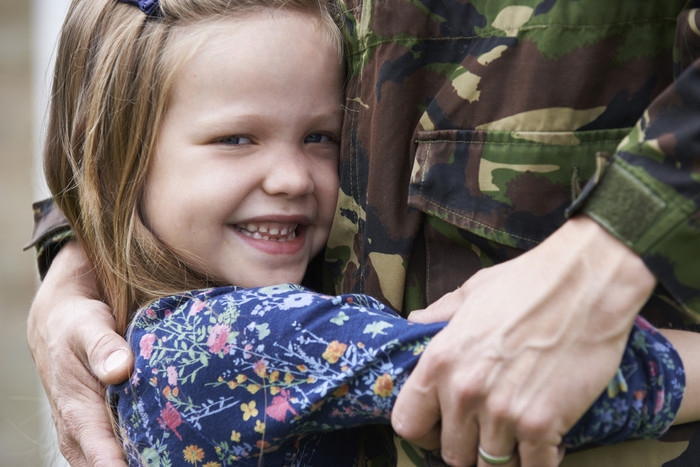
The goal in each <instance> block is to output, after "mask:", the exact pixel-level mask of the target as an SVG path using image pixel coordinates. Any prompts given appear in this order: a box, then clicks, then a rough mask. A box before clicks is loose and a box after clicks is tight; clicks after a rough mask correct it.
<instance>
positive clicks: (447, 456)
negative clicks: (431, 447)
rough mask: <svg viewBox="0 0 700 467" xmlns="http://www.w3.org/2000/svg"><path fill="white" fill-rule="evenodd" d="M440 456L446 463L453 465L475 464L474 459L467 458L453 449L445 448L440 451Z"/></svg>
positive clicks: (455, 466)
mask: <svg viewBox="0 0 700 467" xmlns="http://www.w3.org/2000/svg"><path fill="white" fill-rule="evenodd" d="M440 456H441V457H442V460H443V462H445V464H447V465H449V466H453V467H462V466H464V467H466V466H470V465H473V464H474V462H473V461H474V459H467V457H465V456H463V455H461V454H460V453H458V452H456V451H453V450H451V449H445V448H443V449H442V450H441V451H440Z"/></svg>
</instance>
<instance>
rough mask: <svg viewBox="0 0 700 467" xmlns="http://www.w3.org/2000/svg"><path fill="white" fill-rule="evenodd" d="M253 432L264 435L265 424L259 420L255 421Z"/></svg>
mask: <svg viewBox="0 0 700 467" xmlns="http://www.w3.org/2000/svg"><path fill="white" fill-rule="evenodd" d="M254 430H255V431H257V432H258V433H260V434H263V433H265V424H264V423H263V422H261V421H260V420H256V421H255V428H254Z"/></svg>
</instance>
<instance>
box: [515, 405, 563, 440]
mask: <svg viewBox="0 0 700 467" xmlns="http://www.w3.org/2000/svg"><path fill="white" fill-rule="evenodd" d="M519 425H520V430H519V431H520V432H521V433H522V435H523V438H525V439H531V440H540V441H542V440H545V439H547V435H548V433H549V432H550V430H551V429H552V427H553V426H554V423H553V420H552V417H551V416H550V415H549V413H548V412H543V411H534V410H533V411H528V412H527V413H526V414H525V415H523V416H522V417H521V418H520V423H519Z"/></svg>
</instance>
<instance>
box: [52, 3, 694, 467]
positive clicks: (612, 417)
mask: <svg viewBox="0 0 700 467" xmlns="http://www.w3.org/2000/svg"><path fill="white" fill-rule="evenodd" d="M127 3H128V4H127ZM129 4H131V5H129ZM137 7H138V8H137ZM340 42H341V41H340V32H339V30H338V27H337V26H336V24H335V22H334V17H333V13H332V8H331V6H330V5H328V4H326V3H323V2H321V3H319V2H317V1H315V0H162V1H160V2H157V1H153V0H148V1H122V2H120V1H117V0H74V1H73V3H72V5H71V8H70V11H69V13H68V17H67V20H66V23H65V25H64V28H63V32H62V37H61V42H60V46H59V50H58V59H57V68H56V73H55V77H54V90H53V100H52V107H51V114H50V122H49V135H48V139H47V147H46V153H45V168H46V175H47V179H48V182H49V185H50V187H51V190H52V192H53V194H54V197H55V200H56V202H57V203H58V205H59V206H60V208H61V210H62V211H63V212H64V214H65V215H66V217H67V219H68V220H69V222H70V224H71V226H72V228H73V230H74V232H75V234H76V236H77V238H78V240H79V241H80V243H81V245H82V247H83V249H84V251H85V253H86V254H87V256H88V258H89V260H90V262H91V264H92V266H93V270H92V273H93V275H94V277H95V280H96V282H97V284H98V286H99V289H100V290H101V292H102V293H103V295H104V297H105V299H106V301H107V303H108V304H109V305H110V306H111V307H112V309H113V310H114V315H115V317H116V320H117V323H118V329H119V331H120V332H122V333H126V334H127V336H128V340H129V342H130V343H131V345H132V346H133V349H134V352H135V354H136V355H137V359H136V365H135V368H134V372H133V374H132V377H131V379H130V381H129V382H127V383H125V384H123V385H120V386H115V387H112V388H110V391H109V395H110V402H111V404H112V407H113V408H114V410H115V412H116V414H117V420H118V426H119V431H120V434H121V438H122V440H123V444H124V447H125V451H126V453H127V457H128V460H129V462H130V464H132V465H142V464H146V465H193V464H194V465H207V466H209V467H212V466H216V465H232V464H234V463H235V464H236V465H255V464H259V463H263V462H264V463H267V464H269V465H291V464H293V465H359V464H363V463H365V462H369V461H370V460H372V461H373V462H374V464H373V465H380V464H385V465H392V464H394V463H395V462H396V458H395V452H394V449H393V446H387V445H385V444H383V443H382V439H383V438H381V437H374V436H372V435H370V434H369V433H370V432H369V431H368V430H369V429H368V428H358V427H363V426H366V425H372V424H378V425H389V423H390V414H391V408H392V406H393V403H394V401H395V398H396V395H397V394H398V391H399V389H400V387H401V385H402V384H403V382H404V381H405V380H406V378H407V377H408V375H409V373H410V371H411V369H412V368H413V367H414V366H415V364H416V362H417V359H418V358H419V356H420V354H421V352H422V350H423V348H424V346H425V344H426V343H427V342H428V341H429V339H430V337H431V336H433V335H435V334H436V333H437V332H438V331H439V330H440V329H442V327H443V325H444V323H436V324H430V325H425V324H412V323H409V322H407V321H405V320H402V319H401V318H399V317H398V315H396V314H395V313H393V312H392V311H390V310H388V309H387V308H386V307H384V306H383V305H382V304H381V303H379V302H378V301H376V300H374V299H372V298H370V297H367V296H360V295H348V296H341V297H332V296H326V295H321V294H317V293H314V292H311V291H309V290H308V289H306V288H303V287H301V286H300V285H298V284H299V283H300V282H301V281H302V279H303V277H304V274H305V271H306V268H307V266H308V264H309V262H310V261H311V260H312V259H313V257H314V256H315V255H316V254H318V253H319V252H320V251H321V250H322V248H323V247H324V245H325V243H326V240H327V237H328V232H329V229H330V226H331V222H332V220H333V215H334V212H335V203H336V197H337V191H338V180H337V173H336V171H337V156H338V148H337V141H338V138H339V137H340V134H339V132H340V125H341V119H342V116H343V115H342V107H341V102H342V84H343V77H344V69H343V64H342V54H341V52H340V50H341V47H340ZM651 369H653V372H654V373H653V374H654V377H653V378H648V379H649V380H648V381H647V376H646V373H645V372H648V371H651ZM684 382H685V380H684V373H683V368H682V364H681V361H680V359H679V356H678V354H677V353H676V351H675V350H674V348H673V347H672V346H671V345H670V344H669V342H668V341H667V340H666V339H665V338H664V337H663V336H662V335H661V334H659V333H658V332H657V331H656V330H654V329H653V328H651V327H649V326H647V325H646V324H645V323H644V322H643V321H641V320H640V321H638V325H637V326H636V327H635V328H634V330H633V333H632V335H631V336H630V342H629V344H628V348H627V351H626V353H625V356H624V360H623V362H622V364H621V367H620V371H619V373H618V376H617V377H616V378H615V380H614V381H613V382H611V386H610V389H609V390H608V391H606V392H605V393H604V394H603V395H601V396H600V398H598V399H597V400H596V401H594V400H591V401H590V402H591V403H594V402H595V404H594V405H593V407H592V408H591V409H590V410H589V411H588V412H587V413H586V414H584V416H583V418H582V419H581V420H580V421H579V423H578V424H576V426H574V427H573V428H572V429H571V430H569V432H568V433H564V432H563V433H562V436H563V438H562V443H563V444H562V446H564V445H566V446H579V445H582V444H585V443H590V442H612V441H617V440H623V439H628V438H631V437H640V436H658V435H659V434H660V433H663V432H664V431H665V429H666V428H667V427H668V426H669V425H670V424H671V422H672V421H673V420H674V418H675V417H676V413H677V411H678V407H679V404H680V402H681V397H682V394H683V389H684ZM569 428H571V427H566V429H567V430H568V429H569ZM565 431H566V430H565ZM564 435H565V436H564ZM506 457H507V459H506V458H504V459H501V460H502V461H503V462H500V463H502V464H505V463H508V462H510V463H511V464H513V463H515V462H517V459H516V458H515V457H513V459H512V460H511V456H506ZM486 460H487V458H486V457H484V455H483V454H482V461H486ZM490 461H491V462H493V461H498V459H493V458H492V459H490Z"/></svg>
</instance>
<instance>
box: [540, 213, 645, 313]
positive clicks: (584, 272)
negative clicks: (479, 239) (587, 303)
mask: <svg viewBox="0 0 700 467" xmlns="http://www.w3.org/2000/svg"><path fill="white" fill-rule="evenodd" d="M545 243H547V245H545ZM542 246H543V247H545V248H546V251H544V255H545V258H549V261H550V262H551V260H552V258H556V259H557V262H562V263H564V264H567V266H568V267H573V268H576V269H577V270H578V274H580V275H581V276H582V277H583V279H585V280H586V283H588V284H589V285H590V286H591V287H595V289H589V291H588V292H587V293H593V294H598V295H599V297H598V298H597V299H596V301H597V302H598V303H597V305H598V306H596V307H594V308H593V309H594V310H596V309H597V310H600V311H601V312H605V311H606V310H608V311H609V312H612V313H614V314H615V315H618V316H623V317H625V318H627V319H628V320H629V324H630V326H631V324H632V320H633V319H634V318H635V317H636V315H637V314H638V312H639V310H640V309H641V307H642V306H643V305H644V303H646V301H647V300H648V299H649V296H650V295H651V293H652V292H653V290H654V288H655V287H656V282H657V281H656V277H655V276H654V275H653V274H652V272H651V271H650V270H649V269H648V268H647V267H646V265H645V264H644V261H642V259H641V258H640V257H639V256H638V255H637V254H636V253H635V252H634V251H632V250H631V249H630V248H629V247H627V246H626V245H625V244H624V243H622V242H621V241H619V240H618V239H617V238H615V237H614V236H613V235H611V234H610V233H609V232H608V231H607V230H606V229H604V228H603V227H602V226H601V225H599V224H598V223H597V222H596V221H594V220H593V219H591V218H590V217H588V216H585V215H579V216H575V217H573V218H571V219H570V220H568V221H567V222H566V223H565V224H564V225H563V226H562V227H561V228H560V229H559V230H557V231H556V232H555V233H554V234H552V235H551V236H550V237H549V238H548V239H547V240H546V241H545V242H543V244H542Z"/></svg>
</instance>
